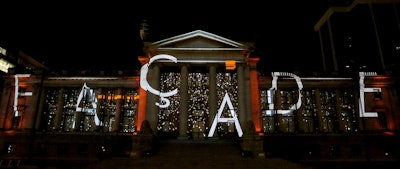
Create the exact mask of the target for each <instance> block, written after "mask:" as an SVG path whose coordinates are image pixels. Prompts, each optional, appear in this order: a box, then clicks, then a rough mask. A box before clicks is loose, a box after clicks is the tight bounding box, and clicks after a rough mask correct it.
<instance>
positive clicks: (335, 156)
mask: <svg viewBox="0 0 400 169" xmlns="http://www.w3.org/2000/svg"><path fill="white" fill-rule="evenodd" d="M325 19H326V18H325ZM319 24H321V25H323V24H324V23H319ZM327 46H329V45H327ZM330 47H332V45H330ZM252 48H253V44H252V43H243V42H236V41H233V40H230V39H227V38H224V37H221V36H219V35H215V34H212V33H210V32H206V31H202V30H195V31H192V32H188V33H185V34H182V35H178V36H174V37H171V38H167V39H164V40H160V41H156V42H152V43H150V42H149V43H146V44H145V55H144V56H139V57H138V59H139V61H140V62H141V64H142V68H141V70H140V71H139V70H131V71H118V70H115V71H100V72H92V71H90V70H79V71H65V72H64V71H63V72H51V71H49V70H44V69H43V67H40V66H37V67H35V68H33V70H31V71H25V70H24V71H21V70H20V69H18V68H16V69H12V70H10V71H9V73H7V74H5V75H4V76H3V78H4V85H3V86H4V87H3V92H2V96H1V101H0V129H1V131H0V157H1V158H0V159H2V160H3V161H5V160H9V161H10V162H15V163H19V162H33V163H47V164H67V163H71V162H73V163H77V164H79V163H88V162H93V161H96V160H98V159H99V158H107V157H129V156H131V155H132V150H134V149H136V148H137V147H135V146H137V144H134V142H135V140H137V138H138V137H140V135H139V133H140V131H141V128H140V126H141V125H142V122H144V121H146V123H147V122H148V125H149V126H150V131H152V132H153V134H154V136H155V137H157V138H158V139H183V140H199V141H205V140H208V139H240V138H241V137H242V136H243V134H244V133H245V134H244V135H246V133H248V132H249V131H246V130H244V125H245V124H246V123H247V122H249V121H251V122H252V123H251V124H254V128H253V129H254V130H255V132H250V133H256V135H257V137H258V138H260V139H258V140H262V145H260V146H263V148H262V149H263V152H262V153H261V154H264V155H265V156H266V158H270V157H281V158H290V159H297V160H311V161H312V160H330V161H331V160H338V161H345V160H359V161H365V160H376V161H385V160H389V161H390V160H398V158H399V155H400V154H399V152H400V151H399V146H398V140H399V136H398V134H399V133H398V131H399V129H400V117H399V114H398V111H399V110H400V105H399V97H398V79H397V78H398V77H397V76H395V75H396V72H394V71H382V70H381V69H379V71H370V70H368V71H367V70H357V71H352V72H351V73H349V72H346V70H345V69H344V71H340V70H339V69H340V64H341V63H338V62H336V61H335V62H334V63H333V66H327V65H324V69H325V70H324V71H321V72H312V73H310V72H301V71H296V72H270V74H266V73H260V71H259V70H258V69H257V64H258V62H259V59H260V58H259V57H258V56H256V55H254V54H253V53H252V52H253V51H252ZM332 50H333V49H332ZM332 50H331V51H332ZM332 53H333V54H332V55H330V56H331V57H328V56H326V58H334V59H333V60H335V58H336V56H335V55H334V54H337V53H335V52H332ZM324 57H325V55H324ZM328 63H329V62H324V64H328ZM343 64H345V63H344V62H343ZM331 68H332V69H334V70H330V69H331ZM327 72H330V73H327ZM248 128H252V127H248ZM261 154H260V155H261Z"/></svg>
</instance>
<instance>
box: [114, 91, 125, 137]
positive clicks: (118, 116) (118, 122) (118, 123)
mask: <svg viewBox="0 0 400 169" xmlns="http://www.w3.org/2000/svg"><path fill="white" fill-rule="evenodd" d="M121 94H122V89H121V88H118V89H117V92H116V93H115V95H114V98H113V99H114V100H115V103H116V104H115V123H114V124H115V126H113V132H118V131H121V130H122V127H123V126H122V125H123V124H122V123H123V120H122V118H123V116H124V115H123V113H124V112H122V99H121V97H120V96H121Z"/></svg>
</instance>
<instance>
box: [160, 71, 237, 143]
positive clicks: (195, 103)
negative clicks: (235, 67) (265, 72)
mask: <svg viewBox="0 0 400 169" xmlns="http://www.w3.org/2000/svg"><path fill="white" fill-rule="evenodd" d="M181 76H182V75H181V73H175V72H164V73H161V77H160V88H161V90H162V91H170V90H173V89H175V88H178V89H179V91H178V94H176V95H174V96H172V97H170V98H169V99H170V106H169V107H166V108H160V109H159V112H158V127H157V130H158V131H157V132H158V135H159V136H160V137H164V138H166V137H167V138H177V137H179V133H186V136H187V137H188V138H189V139H195V140H204V139H207V137H208V136H207V135H208V133H209V131H210V127H211V125H212V123H213V120H214V118H215V115H216V113H217V112H218V108H219V105H220V104H221V103H222V101H223V98H224V95H225V93H228V94H229V96H230V98H231V100H232V103H233V107H234V109H235V110H236V109H237V73H236V72H217V73H216V75H214V77H212V76H210V73H204V72H189V73H188V74H187V77H188V78H187V86H186V87H184V86H182V85H185V84H183V83H182V82H181ZM211 78H213V79H211ZM186 93H187V97H184V96H183V95H184V94H186ZM213 105H214V106H213ZM222 116H223V117H227V118H229V117H231V113H230V111H229V110H228V108H225V109H224V111H223V113H222ZM182 117H183V118H182ZM180 119H186V120H185V121H180ZM214 133H215V134H214V137H219V138H221V137H223V138H226V137H235V136H237V134H235V133H236V131H235V125H234V124H233V123H232V124H231V123H229V122H228V123H218V125H217V128H216V130H215V132H214Z"/></svg>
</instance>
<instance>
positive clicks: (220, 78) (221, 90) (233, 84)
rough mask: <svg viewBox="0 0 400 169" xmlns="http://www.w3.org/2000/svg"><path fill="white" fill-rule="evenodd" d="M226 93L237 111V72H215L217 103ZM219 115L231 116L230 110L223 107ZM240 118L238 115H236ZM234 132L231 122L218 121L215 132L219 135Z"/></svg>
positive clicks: (233, 125) (219, 103)
mask: <svg viewBox="0 0 400 169" xmlns="http://www.w3.org/2000/svg"><path fill="white" fill-rule="evenodd" d="M226 93H228V94H229V96H230V99H231V102H232V104H233V107H234V110H235V112H237V107H238V80H237V73H230V72H224V73H217V97H218V101H217V102H218V105H221V103H222V101H223V99H224V96H225V94H226ZM221 117H223V118H232V114H231V112H230V111H229V110H228V107H227V106H225V107H224V111H223V112H222V115H221ZM238 118H240V117H238ZM234 132H235V124H234V122H232V123H218V125H217V133H218V135H219V136H225V135H228V134H233V133H234Z"/></svg>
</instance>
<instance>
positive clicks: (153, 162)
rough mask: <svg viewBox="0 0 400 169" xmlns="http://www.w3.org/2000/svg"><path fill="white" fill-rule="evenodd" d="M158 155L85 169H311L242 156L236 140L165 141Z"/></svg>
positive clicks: (277, 160) (118, 160) (113, 159)
mask: <svg viewBox="0 0 400 169" xmlns="http://www.w3.org/2000/svg"><path fill="white" fill-rule="evenodd" d="M159 145H160V146H159V148H158V149H157V151H156V152H154V154H147V155H146V156H144V157H131V158H112V159H104V160H102V161H100V162H98V163H96V164H93V165H90V166H86V167H82V169H117V168H118V169H142V168H143V169H144V168H146V169H185V168H190V169H220V168H221V169H222V168H229V169H244V168H245V169H262V168H268V169H293V168H309V167H305V166H301V165H300V164H296V163H292V162H289V161H286V160H283V159H268V158H260V157H257V158H254V157H251V156H247V155H245V154H242V153H241V151H240V146H239V143H238V142H236V141H232V140H179V139H177V140H176V139H175V140H161V141H160V144H159Z"/></svg>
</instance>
